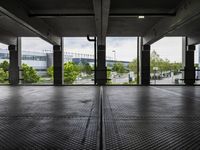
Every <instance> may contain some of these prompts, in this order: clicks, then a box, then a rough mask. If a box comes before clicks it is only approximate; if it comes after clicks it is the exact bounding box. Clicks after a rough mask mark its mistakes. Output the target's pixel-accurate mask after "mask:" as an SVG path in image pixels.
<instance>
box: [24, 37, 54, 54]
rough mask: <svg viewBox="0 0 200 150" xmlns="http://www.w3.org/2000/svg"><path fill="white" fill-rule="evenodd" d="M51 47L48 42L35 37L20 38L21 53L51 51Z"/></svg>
mask: <svg viewBox="0 0 200 150" xmlns="http://www.w3.org/2000/svg"><path fill="white" fill-rule="evenodd" d="M52 49H53V46H52V45H51V44H49V43H48V42H46V41H44V40H42V39H41V38H37V37H23V38H22V51H37V52H38V51H39V52H42V51H43V50H52Z"/></svg>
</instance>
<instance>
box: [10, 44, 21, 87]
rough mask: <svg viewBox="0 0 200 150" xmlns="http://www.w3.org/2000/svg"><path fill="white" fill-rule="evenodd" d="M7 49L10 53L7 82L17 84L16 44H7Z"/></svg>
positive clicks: (17, 61)
mask: <svg viewBox="0 0 200 150" xmlns="http://www.w3.org/2000/svg"><path fill="white" fill-rule="evenodd" d="M8 50H9V55H10V65H9V83H10V84H11V85H17V84H19V54H18V52H19V51H18V48H17V46H16V45H9V46H8Z"/></svg>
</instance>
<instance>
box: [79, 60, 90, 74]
mask: <svg viewBox="0 0 200 150" xmlns="http://www.w3.org/2000/svg"><path fill="white" fill-rule="evenodd" d="M79 68H80V71H81V72H83V73H86V74H88V75H91V74H92V73H93V72H92V67H91V66H90V64H89V63H82V64H80V65H79Z"/></svg>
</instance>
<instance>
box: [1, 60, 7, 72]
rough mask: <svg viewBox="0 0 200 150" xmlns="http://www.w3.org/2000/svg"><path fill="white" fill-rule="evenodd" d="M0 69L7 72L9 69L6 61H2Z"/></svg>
mask: <svg viewBox="0 0 200 150" xmlns="http://www.w3.org/2000/svg"><path fill="white" fill-rule="evenodd" d="M0 68H2V69H3V70H4V71H5V72H6V71H8V69H9V63H8V61H6V60H4V61H3V62H2V63H1V64H0Z"/></svg>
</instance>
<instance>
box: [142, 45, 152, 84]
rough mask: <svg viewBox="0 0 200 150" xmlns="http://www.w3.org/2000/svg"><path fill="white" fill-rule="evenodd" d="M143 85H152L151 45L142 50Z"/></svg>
mask: <svg viewBox="0 0 200 150" xmlns="http://www.w3.org/2000/svg"><path fill="white" fill-rule="evenodd" d="M141 49H142V50H141V85H150V49H151V46H150V45H142V48H141Z"/></svg>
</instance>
